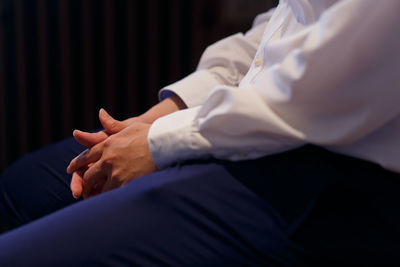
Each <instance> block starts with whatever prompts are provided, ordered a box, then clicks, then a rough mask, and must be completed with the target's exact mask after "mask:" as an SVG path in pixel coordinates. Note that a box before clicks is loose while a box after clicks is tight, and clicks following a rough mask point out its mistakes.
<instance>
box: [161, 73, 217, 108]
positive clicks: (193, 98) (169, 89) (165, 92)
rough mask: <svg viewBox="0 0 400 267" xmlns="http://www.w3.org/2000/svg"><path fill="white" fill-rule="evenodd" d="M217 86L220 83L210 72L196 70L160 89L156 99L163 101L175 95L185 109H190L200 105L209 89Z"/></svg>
mask: <svg viewBox="0 0 400 267" xmlns="http://www.w3.org/2000/svg"><path fill="white" fill-rule="evenodd" d="M219 84H221V82H220V81H219V80H218V79H217V78H216V77H215V75H214V74H212V73H211V72H210V71H207V70H198V71H196V72H194V73H192V74H190V75H189V76H187V77H186V78H183V79H182V80H180V81H178V82H175V83H173V84H171V85H168V86H166V87H164V88H163V89H161V90H160V92H159V94H158V97H159V99H160V100H164V99H165V98H167V97H169V96H171V95H172V94H173V93H175V94H176V95H178V96H179V97H180V98H181V99H182V101H183V102H184V103H185V104H186V106H187V107H189V108H191V107H195V106H199V105H201V104H202V103H203V101H204V100H205V99H206V98H207V96H208V94H209V93H210V91H211V89H213V88H214V87H215V86H217V85H219Z"/></svg>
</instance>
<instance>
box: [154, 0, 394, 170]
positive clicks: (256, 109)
mask: <svg viewBox="0 0 400 267" xmlns="http://www.w3.org/2000/svg"><path fill="white" fill-rule="evenodd" d="M399 14H400V1H398V0H383V1H375V0H341V1H338V0H281V1H280V3H279V5H278V7H277V8H276V9H275V10H272V11H270V12H268V13H265V14H263V15H261V16H259V17H258V19H257V20H256V21H255V23H254V24H255V25H254V27H253V28H252V29H251V30H250V31H249V32H247V33H246V34H245V35H242V34H237V35H234V36H231V37H228V38H226V39H224V40H222V41H220V42H218V43H216V44H214V45H212V46H210V47H209V48H207V50H206V51H205V52H204V54H203V56H202V58H201V60H200V63H199V67H198V70H197V71H196V72H195V73H193V74H192V75H190V76H189V77H187V78H185V79H184V80H182V81H179V82H177V83H175V84H173V85H170V86H167V87H166V88H164V89H163V90H161V92H160V97H161V99H162V98H163V97H165V96H167V95H168V93H170V92H174V93H176V94H177V95H179V96H180V97H181V98H182V99H183V101H184V102H185V103H186V104H187V105H188V107H189V108H188V109H186V110H181V111H178V112H175V113H172V114H170V115H168V116H165V117H162V118H159V119H158V120H156V121H155V122H154V123H153V125H152V126H151V128H150V132H149V136H148V139H149V146H150V150H151V153H152V157H153V159H154V161H155V163H156V164H157V166H158V167H159V168H164V167H166V166H168V165H170V164H172V163H174V162H177V161H182V160H188V159H195V158H206V157H215V158H220V159H228V160H243V159H252V158H258V157H262V156H265V155H270V154H274V153H279V152H282V151H285V150H289V149H292V148H295V147H298V146H301V145H303V144H306V143H310V144H316V145H320V146H323V147H326V148H327V149H330V150H332V151H336V152H339V153H343V154H346V155H350V156H355V157H358V158H362V159H365V160H369V161H373V162H376V163H378V164H380V165H382V166H383V167H384V168H387V169H390V170H393V171H396V172H400V140H399V137H398V136H399V133H400V103H399V102H400V72H399V70H400V49H399V48H400V31H399V26H398V25H399V23H400V16H399Z"/></svg>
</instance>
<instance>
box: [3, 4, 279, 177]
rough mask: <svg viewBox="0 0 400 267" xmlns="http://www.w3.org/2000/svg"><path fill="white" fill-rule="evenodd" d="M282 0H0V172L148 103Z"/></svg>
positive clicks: (137, 110)
mask: <svg viewBox="0 0 400 267" xmlns="http://www.w3.org/2000/svg"><path fill="white" fill-rule="evenodd" d="M277 2H278V0H146V1H136V0H0V172H1V171H2V170H4V169H5V168H6V167H7V166H8V165H9V164H10V163H11V162H12V161H14V160H15V159H17V158H18V157H20V156H21V155H23V154H25V153H27V152H29V151H32V150H34V149H37V148H39V147H41V146H44V145H46V144H49V143H52V142H55V141H57V140H60V139H63V138H65V137H69V136H71V134H72V130H73V129H76V128H78V129H83V130H90V129H94V128H98V127H100V125H99V123H98V119H97V114H98V110H99V108H101V107H104V108H106V109H107V110H108V111H109V112H110V113H111V114H112V115H114V116H115V117H116V118H118V119H125V118H128V117H131V116H134V115H137V114H140V113H142V112H144V111H145V110H146V109H147V108H148V107H150V106H151V105H153V104H154V103H156V102H157V91H158V90H159V89H160V88H162V87H163V86H165V85H168V84H169V83H172V82H174V81H176V80H178V79H181V78H183V77H184V76H186V75H187V74H189V73H190V72H192V71H194V70H195V67H196V65H197V62H198V60H199V58H200V56H201V53H202V51H203V50H204V49H205V48H206V47H207V45H209V44H211V43H213V42H215V41H216V40H219V39H221V38H222V37H225V36H227V35H230V34H232V33H235V32H239V31H241V32H243V31H246V30H247V29H248V28H249V27H250V26H251V23H252V20H253V18H254V16H255V15H257V14H258V13H262V12H264V11H267V10H268V9H269V8H271V7H273V6H275V5H276V4H277Z"/></svg>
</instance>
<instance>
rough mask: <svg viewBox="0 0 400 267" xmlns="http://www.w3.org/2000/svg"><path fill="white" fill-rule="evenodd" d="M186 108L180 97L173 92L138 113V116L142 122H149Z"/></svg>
mask: <svg viewBox="0 0 400 267" xmlns="http://www.w3.org/2000/svg"><path fill="white" fill-rule="evenodd" d="M186 108H187V106H186V104H185V103H184V102H183V101H182V99H181V98H180V97H179V96H177V95H175V94H173V95H171V96H170V97H168V98H166V99H164V100H163V101H161V102H160V103H158V104H157V105H155V106H153V107H152V108H151V109H149V110H148V111H146V112H145V113H143V114H142V115H140V116H139V118H140V120H142V121H143V122H145V123H150V124H151V123H153V122H154V121H155V120H157V119H158V118H160V117H163V116H165V115H168V114H170V113H173V112H175V111H178V110H181V109H186Z"/></svg>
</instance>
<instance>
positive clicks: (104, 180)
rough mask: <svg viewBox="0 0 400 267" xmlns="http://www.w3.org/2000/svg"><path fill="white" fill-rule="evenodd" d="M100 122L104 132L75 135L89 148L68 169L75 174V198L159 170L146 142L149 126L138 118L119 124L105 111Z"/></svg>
mask: <svg viewBox="0 0 400 267" xmlns="http://www.w3.org/2000/svg"><path fill="white" fill-rule="evenodd" d="M99 119H100V122H101V124H102V125H103V127H104V131H101V132H97V133H87V132H81V131H77V130H76V131H74V137H75V139H76V140H77V141H78V142H79V143H81V144H82V145H84V146H86V147H88V148H87V149H86V150H85V151H83V152H82V153H81V154H80V155H78V156H77V157H75V158H74V159H73V160H72V161H71V163H70V164H69V166H68V168H67V172H68V173H72V180H71V191H72V194H73V196H74V197H75V198H78V197H81V196H82V195H83V197H84V198H88V197H91V196H94V195H97V194H100V193H102V192H105V191H108V190H111V189H114V188H117V187H121V186H123V185H125V184H126V183H128V182H129V181H131V180H132V179H134V178H137V177H140V176H143V175H146V174H149V173H152V172H154V171H156V169H157V168H156V166H155V164H154V162H153V160H152V158H151V154H150V150H149V146H148V142H147V135H148V132H149V129H150V126H151V125H150V124H148V123H144V122H142V121H141V120H140V118H137V117H136V118H132V119H129V120H126V121H122V122H121V121H117V120H115V119H113V118H112V117H111V116H110V115H108V114H107V112H105V111H104V110H103V109H102V110H100V113H99Z"/></svg>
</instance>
